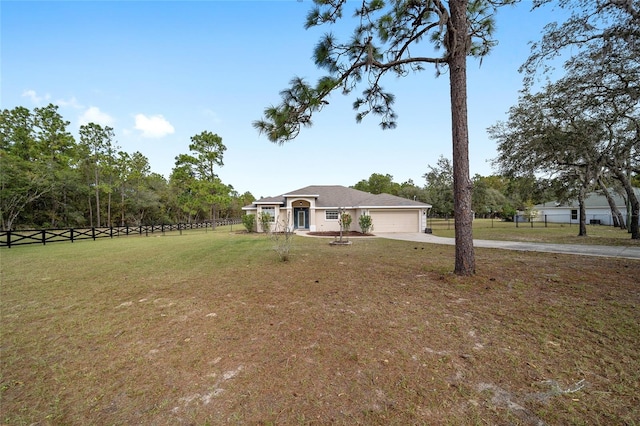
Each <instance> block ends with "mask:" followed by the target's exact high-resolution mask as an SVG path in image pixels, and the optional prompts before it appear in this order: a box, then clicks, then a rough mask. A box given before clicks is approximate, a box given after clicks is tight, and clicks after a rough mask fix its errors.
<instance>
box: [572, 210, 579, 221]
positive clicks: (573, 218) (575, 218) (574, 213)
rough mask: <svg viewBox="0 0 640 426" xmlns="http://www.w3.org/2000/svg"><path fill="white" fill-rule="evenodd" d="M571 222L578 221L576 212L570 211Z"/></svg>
mask: <svg viewBox="0 0 640 426" xmlns="http://www.w3.org/2000/svg"><path fill="white" fill-rule="evenodd" d="M571 220H578V210H571Z"/></svg>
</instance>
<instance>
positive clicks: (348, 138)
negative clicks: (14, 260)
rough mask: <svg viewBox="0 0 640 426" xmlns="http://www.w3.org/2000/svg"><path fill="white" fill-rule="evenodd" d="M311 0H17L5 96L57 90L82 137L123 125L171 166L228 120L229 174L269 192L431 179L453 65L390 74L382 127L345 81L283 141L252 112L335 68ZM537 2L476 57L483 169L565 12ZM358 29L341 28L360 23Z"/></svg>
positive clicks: (54, 96) (224, 174)
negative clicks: (497, 131)
mask: <svg viewBox="0 0 640 426" xmlns="http://www.w3.org/2000/svg"><path fill="white" fill-rule="evenodd" d="M357 4H358V2H350V3H349V7H350V8H355V7H356V5H357ZM311 6H312V3H311V2H310V1H309V0H302V1H297V0H280V1H194V2H187V1H180V2H177V1H176V2H173V1H161V2H153V1H137V2H133V1H105V2H94V1H65V2H58V1H44V2H31V1H6V0H4V1H2V2H1V3H0V8H1V9H0V19H1V22H0V24H1V26H0V27H1V34H0V35H1V85H2V86H1V91H0V95H1V99H0V106H1V107H2V109H11V108H14V107H16V106H25V107H27V108H30V109H32V108H34V107H36V106H44V105H46V104H48V103H50V102H51V103H54V104H57V105H59V106H60V109H59V111H60V113H61V114H62V115H63V117H64V118H65V119H66V120H68V121H70V122H71V125H70V127H69V130H70V131H71V133H72V134H73V135H74V136H76V137H77V135H78V127H79V126H80V125H81V124H84V123H87V122H91V121H93V122H96V123H99V124H102V125H108V126H111V127H113V128H114V130H115V134H116V143H117V145H119V146H120V147H121V149H122V150H124V151H127V152H129V153H132V152H134V151H140V152H141V153H142V154H144V155H145V156H146V157H147V158H148V159H149V161H150V164H151V169H152V171H154V172H157V173H160V174H162V175H164V176H165V177H167V178H168V177H169V175H170V173H171V170H172V168H173V166H174V162H175V157H176V156H177V155H178V154H181V153H188V151H189V149H188V145H189V142H190V137H191V136H193V135H196V134H198V133H200V132H202V131H205V130H208V131H211V132H214V133H217V134H218V135H220V136H221V137H222V139H223V143H224V144H225V145H226V147H227V151H226V152H225V155H224V166H223V167H221V168H220V169H219V170H218V174H219V176H220V178H221V179H222V180H223V182H224V183H226V184H231V185H233V187H234V188H235V189H236V190H237V191H238V192H240V193H243V192H245V191H250V192H251V193H252V194H253V195H254V196H256V197H260V196H269V195H277V194H281V193H284V192H287V191H290V190H294V189H297V188H300V187H303V186H307V185H320V184H326V185H330V184H336V185H345V186H348V185H354V184H355V183H357V182H358V181H359V180H361V179H366V178H368V177H369V176H370V175H371V174H372V173H382V174H387V173H388V174H390V175H392V176H393V178H394V181H396V182H399V183H401V182H404V181H407V180H409V179H412V180H413V181H414V183H416V184H417V185H420V186H422V185H423V184H424V179H423V178H422V175H423V174H424V173H425V172H426V171H427V170H428V165H435V164H436V162H437V160H438V157H439V156H441V155H443V156H445V157H447V158H451V120H450V110H449V87H448V75H446V74H444V75H442V76H441V77H439V78H435V70H433V69H431V68H427V69H426V70H425V71H423V72H422V73H419V74H413V75H410V76H408V77H406V78H402V79H398V78H396V77H394V76H391V75H390V76H388V77H387V78H386V79H385V80H384V83H383V86H384V87H385V88H386V89H389V90H391V91H392V92H393V93H394V94H395V95H396V112H397V113H398V116H399V118H398V127H397V129H395V130H387V131H382V130H380V128H379V126H378V121H377V119H376V118H375V117H370V118H365V120H364V121H363V122H362V123H360V124H357V123H356V122H355V113H354V111H353V110H352V108H351V104H352V102H353V100H354V97H353V96H354V95H351V96H349V97H345V96H342V95H341V94H334V95H332V97H331V99H330V105H329V106H327V107H326V108H325V109H324V110H323V111H322V112H321V113H320V114H318V115H316V116H315V118H314V126H313V127H312V128H308V129H303V131H302V133H301V134H300V136H299V137H298V138H297V139H296V140H294V141H292V142H290V143H287V144H285V145H283V146H278V145H275V144H273V143H270V142H269V141H268V140H267V139H266V138H265V137H264V136H260V135H259V134H258V133H257V131H256V130H255V129H254V128H253V127H252V126H251V123H252V122H253V121H254V120H257V119H259V118H261V117H262V112H263V110H264V108H265V107H267V106H269V105H271V104H276V103H278V102H279V101H280V96H279V92H280V91H281V90H282V89H284V88H286V87H287V84H288V82H289V80H290V79H291V78H292V77H294V76H301V77H305V78H308V79H309V80H311V81H315V80H316V79H317V78H318V77H319V76H320V75H321V73H320V71H319V70H317V69H316V68H315V66H314V64H313V62H312V59H311V55H312V51H313V47H314V45H315V43H316V42H317V40H318V39H319V37H320V36H321V35H322V34H323V33H324V32H326V31H327V29H326V28H320V29H311V30H305V29H304V27H303V23H304V18H305V16H306V13H307V12H308V10H309V9H310V8H311ZM530 8H531V4H530V2H529V1H526V0H525V1H524V2H522V3H520V4H518V5H517V6H515V7H508V8H503V9H501V10H500V12H499V13H498V16H497V26H498V31H497V33H496V38H497V39H498V40H499V45H498V46H497V47H496V48H495V50H494V51H493V52H492V53H491V54H490V55H489V56H488V57H487V58H485V59H484V61H483V63H482V66H480V65H479V63H478V62H477V61H475V60H469V62H468V68H469V70H468V91H469V100H468V104H469V135H470V165H471V174H472V175H473V174H476V173H478V174H481V175H484V176H486V175H490V174H492V173H494V172H495V171H494V170H492V168H491V165H490V163H489V161H490V160H491V159H492V158H493V157H495V156H496V151H495V143H494V142H493V141H491V140H490V139H489V138H488V136H487V133H486V128H487V127H488V126H490V125H492V124H494V123H496V122H497V121H498V120H504V119H505V118H506V112H507V111H508V109H509V107H510V106H512V105H513V104H514V103H515V102H516V101H517V98H518V90H519V89H520V88H521V87H522V75H520V74H519V73H518V72H517V69H518V67H519V66H520V65H521V64H522V63H523V62H524V60H525V59H526V57H527V56H528V54H529V46H528V42H529V41H535V40H538V39H539V38H540V36H541V31H542V28H543V27H544V25H545V24H546V23H548V22H551V21H553V20H555V17H554V14H555V12H554V11H552V10H550V9H546V10H543V11H535V12H530ZM350 13H351V12H349V14H350ZM345 29H347V28H346V25H342V26H341V27H339V28H337V29H336V31H335V33H336V34H337V35H338V36H340V35H343V36H348V35H349V34H350V32H349V31H344V30H345ZM342 39H344V37H342Z"/></svg>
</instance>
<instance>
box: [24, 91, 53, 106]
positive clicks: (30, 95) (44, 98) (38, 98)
mask: <svg viewBox="0 0 640 426" xmlns="http://www.w3.org/2000/svg"><path fill="white" fill-rule="evenodd" d="M22 97H24V98H29V99H30V100H31V102H33V103H34V104H35V105H40V104H41V103H42V101H48V100H49V98H50V97H51V96H50V95H49V94H48V93H47V94H46V95H44V96H38V94H37V93H36V91H35V90H32V89H29V90H25V91H24V92H22Z"/></svg>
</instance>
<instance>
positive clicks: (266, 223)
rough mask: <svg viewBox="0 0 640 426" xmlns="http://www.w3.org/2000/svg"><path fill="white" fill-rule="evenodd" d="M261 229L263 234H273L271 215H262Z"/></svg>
mask: <svg viewBox="0 0 640 426" xmlns="http://www.w3.org/2000/svg"><path fill="white" fill-rule="evenodd" d="M260 227H261V228H262V232H266V233H269V232H271V215H270V214H269V213H265V212H262V213H260Z"/></svg>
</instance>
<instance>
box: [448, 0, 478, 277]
mask: <svg viewBox="0 0 640 426" xmlns="http://www.w3.org/2000/svg"><path fill="white" fill-rule="evenodd" d="M467 3H468V1H467V0H451V1H450V2H449V7H450V12H451V24H450V25H449V26H448V28H447V39H448V48H449V59H448V64H449V81H450V91H451V126H452V135H453V198H454V202H453V204H454V218H455V237H456V238H455V240H456V250H455V251H456V263H455V270H454V272H455V273H456V274H458V275H473V274H474V273H475V269H476V265H475V255H474V250H473V231H472V226H473V218H472V212H471V189H472V185H471V179H470V178H469V129H468V124H467V34H468V28H467V27H468V23H467Z"/></svg>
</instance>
